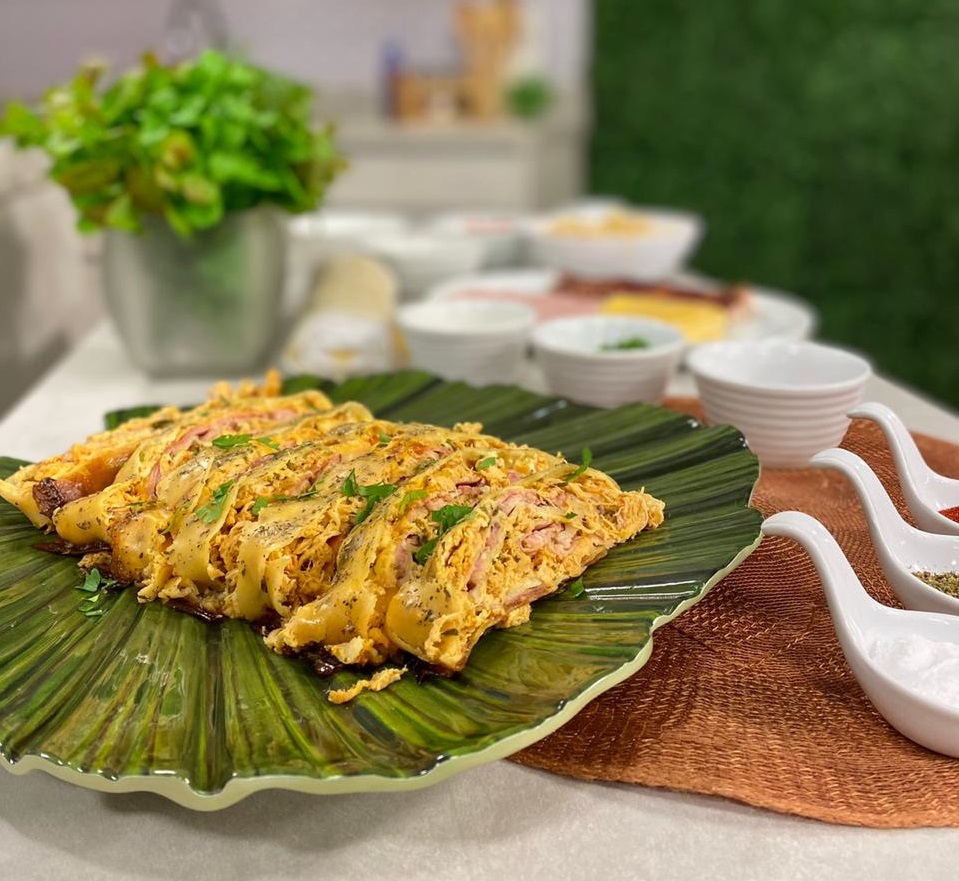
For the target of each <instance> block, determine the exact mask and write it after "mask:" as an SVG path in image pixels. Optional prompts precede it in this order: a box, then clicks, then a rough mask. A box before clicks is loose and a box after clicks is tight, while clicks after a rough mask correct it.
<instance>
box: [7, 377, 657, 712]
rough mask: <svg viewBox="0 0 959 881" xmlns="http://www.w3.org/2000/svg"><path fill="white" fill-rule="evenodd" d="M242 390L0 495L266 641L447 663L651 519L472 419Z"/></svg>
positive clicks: (636, 504) (88, 450) (100, 556)
mask: <svg viewBox="0 0 959 881" xmlns="http://www.w3.org/2000/svg"><path fill="white" fill-rule="evenodd" d="M270 390H271V391H273V390H275V389H270ZM240 391H242V394H240V393H238V392H231V391H230V390H229V389H225V388H223V387H218V388H217V389H216V391H215V394H214V395H213V396H212V397H211V399H210V400H209V401H207V402H206V404H204V405H201V406H200V407H197V408H193V409H192V410H189V411H186V412H181V411H178V410H175V409H174V408H167V409H165V410H163V411H160V413H158V414H155V415H154V416H153V417H150V418H148V419H145V420H136V421H135V422H134V423H128V424H127V425H126V426H123V427H121V428H119V429H117V430H115V431H113V432H106V433H102V434H100V435H96V436H94V437H92V438H89V439H88V440H87V441H85V442H83V443H81V444H77V445H75V446H74V447H72V448H71V450H70V451H68V452H67V453H66V454H64V455H63V456H59V457H53V458H52V459H49V460H46V461H45V462H41V463H38V464H37V465H31V466H27V467H26V468H24V469H22V470H21V471H20V472H17V474H15V475H14V476H13V477H12V478H11V479H10V480H9V481H6V482H4V483H3V484H2V485H0V494H2V495H3V497H4V498H7V499H8V501H11V502H13V503H14V504H16V505H18V506H19V507H20V508H21V509H22V510H23V511H24V513H26V514H27V516H29V517H30V518H31V519H32V520H33V521H34V522H35V523H38V525H42V526H48V527H51V528H53V529H55V530H56V531H57V533H58V534H59V535H60V536H61V537H62V538H64V539H66V540H67V541H69V542H72V543H73V544H76V545H80V546H84V545H91V546H96V548H97V551H96V556H95V557H93V556H91V558H90V560H88V563H89V564H91V565H92V564H94V563H95V564H96V565H97V566H98V567H100V568H101V569H105V570H107V571H108V572H109V573H110V574H111V575H112V576H113V577H115V578H117V579H119V580H121V581H124V582H128V583H132V584H135V585H136V586H137V587H138V590H139V593H138V597H139V599H140V600H141V601H144V602H146V601H151V600H160V601H164V602H171V603H175V604H176V605H177V606H178V607H180V608H183V607H185V608H187V609H192V610H194V611H196V612H198V613H203V614H206V615H213V616H225V617H232V618H243V619H248V620H251V621H265V620H271V621H274V622H278V624H277V625H276V626H274V627H273V628H272V630H271V632H270V633H269V635H268V636H267V639H266V641H267V644H268V645H269V646H270V647H271V648H273V649H274V650H276V651H279V652H283V653H297V652H300V651H303V650H305V649H314V648H317V647H322V648H324V649H325V650H326V651H327V652H328V653H329V654H330V655H332V656H333V657H334V658H336V659H338V660H339V661H340V662H342V663H344V664H357V665H377V664H382V663H383V662H385V661H389V660H393V659H396V658H398V657H400V656H401V655H403V654H404V653H408V654H411V655H414V656H416V657H418V658H420V659H422V660H423V661H425V662H426V663H428V664H431V665H433V666H435V667H437V668H441V669H445V670H449V671H456V670H460V669H462V667H463V666H464V665H465V664H466V662H467V659H468V658H469V654H470V652H471V650H472V649H473V647H474V646H475V644H476V642H477V641H478V640H479V639H480V637H481V636H482V635H483V633H485V632H486V631H487V630H489V629H490V628H492V627H513V626H516V625H517V624H521V623H523V622H524V621H526V620H527V619H528V618H529V614H530V606H531V603H532V602H534V601H535V600H536V599H538V598H540V597H543V596H546V595H548V594H550V593H552V592H554V591H555V590H557V589H558V588H559V587H560V586H561V585H562V584H564V583H566V582H567V581H569V580H570V579H573V578H576V577H578V576H579V575H580V574H581V573H582V572H583V571H584V570H585V569H586V567H587V566H589V565H590V564H591V563H593V562H595V561H596V560H598V559H599V558H600V557H602V556H603V555H604V554H606V553H607V551H608V550H609V549H610V548H612V547H613V546H615V545H616V544H618V543H620V542H623V541H626V540H628V539H629V538H631V537H632V536H634V535H635V534H636V533H638V532H639V531H640V530H643V529H647V528H654V527H656V526H658V525H659V524H660V523H662V521H663V503H662V502H661V501H659V500H658V499H655V498H654V497H652V496H651V495H649V494H647V493H645V492H642V491H639V492H624V491H623V490H621V489H620V488H619V487H618V486H617V485H616V483H615V482H614V481H613V480H612V479H611V478H610V477H609V476H607V475H605V474H603V473H602V472H600V471H597V470H595V469H592V468H587V467H583V466H581V467H577V466H575V465H572V464H570V463H569V462H567V461H566V460H565V459H564V458H563V457H562V456H559V455H553V454H550V453H547V452H544V451H541V450H536V449H532V448H529V447H525V446H517V445H514V444H509V443H506V442H505V441H502V440H500V439H499V438H495V437H492V436H490V435H485V434H483V433H482V432H481V426H479V425H475V424H462V425H457V426H454V427H453V428H452V429H448V428H441V427H438V426H432V425H423V424H418V423H395V422H389V421H385V420H380V419H376V418H374V417H373V415H372V414H371V413H370V412H369V411H368V410H367V409H366V408H365V407H363V406H362V405H360V404H356V403H346V404H341V405H339V406H335V407H334V406H332V405H331V404H330V402H329V400H328V399H327V398H325V396H323V395H320V394H319V393H316V392H304V393H301V394H299V395H291V396H280V395H276V394H265V393H264V390H263V389H258V390H254V389H251V388H250V387H244V388H243V389H241V390H240ZM47 479H49V480H51V481H53V482H54V483H55V484H57V485H59V486H70V487H79V490H77V493H78V494H76V495H74V496H72V497H70V493H67V494H66V496H65V497H64V498H62V499H61V500H60V501H59V502H58V503H57V504H56V505H55V506H54V507H53V509H51V510H48V511H42V510H40V506H39V504H38V503H37V500H36V493H35V492H34V491H33V490H34V488H35V487H36V486H37V485H39V483H40V482H41V481H43V480H47ZM104 544H105V545H107V546H108V547H109V549H110V550H109V553H108V554H106V555H105V554H104V553H103V551H102V547H103V545H104ZM392 678H393V677H387V678H384V679H382V680H375V681H374V680H371V683H373V684H370V685H369V687H370V688H375V687H379V686H378V685H377V684H376V683H379V684H383V683H386V682H387V680H388V679H389V680H390V681H392ZM341 697H342V696H341Z"/></svg>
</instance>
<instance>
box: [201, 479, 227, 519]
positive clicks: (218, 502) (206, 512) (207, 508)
mask: <svg viewBox="0 0 959 881" xmlns="http://www.w3.org/2000/svg"><path fill="white" fill-rule="evenodd" d="M231 489H233V481H232V480H228V481H226V483H221V484H220V485H219V486H218V487H217V488H216V489H215V490H213V494H212V495H211V496H210V501H209V502H207V503H206V504H205V505H203V507H201V508H197V509H196V516H197V517H199V518H200V519H201V520H202V521H203V522H204V523H215V522H216V521H217V520H218V519H219V518H220V515H221V514H222V513H223V506H224V505H225V504H226V497H227V496H228V495H229V494H230V490H231Z"/></svg>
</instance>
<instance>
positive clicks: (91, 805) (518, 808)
mask: <svg viewBox="0 0 959 881" xmlns="http://www.w3.org/2000/svg"><path fill="white" fill-rule="evenodd" d="M208 384H209V383H208V382H206V381H182V382H181V381H175V382H162V383H158V382H152V381H149V380H148V379H146V378H145V377H143V376H141V375H139V374H138V373H136V372H135V371H134V370H133V369H132V368H131V367H130V366H129V365H128V363H127V361H126V359H125V357H124V356H123V355H122V353H121V352H120V350H119V347H118V344H117V341H116V339H115V337H114V335H113V333H112V331H111V330H110V329H109V328H108V327H106V326H102V327H100V328H98V329H97V330H96V331H95V332H94V333H93V335H91V336H90V337H89V338H88V339H87V340H85V341H84V343H83V344H82V345H81V346H80V347H79V348H78V349H77V350H76V351H75V352H74V353H73V354H71V355H70V356H69V357H68V358H67V359H65V360H64V361H63V362H62V363H61V364H60V365H58V366H57V367H56V368H55V369H54V370H53V371H52V372H51V373H50V374H49V375H48V376H47V377H45V378H44V379H43V380H42V381H41V382H40V383H39V385H38V386H37V387H36V388H35V389H33V390H32V391H31V392H30V394H28V396H27V397H26V398H25V399H24V400H23V401H21V402H20V403H19V405H17V406H16V407H15V408H14V409H13V410H12V411H11V412H10V413H9V414H8V416H7V417H6V419H4V421H3V422H2V423H0V450H2V451H3V453H4V454H6V455H14V456H21V457H24V458H28V459H35V458H37V457H40V456H44V455H48V454H52V453H55V452H58V451H60V450H62V449H64V448H65V447H66V446H68V445H69V444H70V443H71V442H73V441H74V440H76V439H77V438H78V437H81V436H83V435H85V434H88V433H90V432H93V431H96V430H99V428H100V427H101V424H102V423H101V418H102V414H103V412H104V411H106V410H108V409H112V408H115V407H121V406H130V405H136V404H142V403H145V402H157V403H160V402H172V403H188V402H192V401H197V400H199V399H200V396H201V395H202V394H203V392H204V390H205V389H206V387H207V385H208ZM671 391H672V392H674V393H678V394H683V393H690V392H691V391H692V387H691V385H690V382H689V379H688V377H682V376H681V377H680V378H678V380H677V381H676V383H675V384H674V386H673V387H672V388H671ZM866 396H867V399H871V400H879V401H882V402H884V403H886V404H888V405H889V406H891V407H892V408H893V409H895V410H896V411H897V412H898V413H899V414H900V415H901V416H902V417H903V419H904V420H905V421H906V423H907V425H909V426H910V427H911V428H913V429H915V430H920V431H924V432H926V433H929V434H933V435H936V436H939V437H943V438H946V439H949V440H952V441H955V442H959V417H957V416H956V415H955V414H953V413H951V412H948V411H947V410H945V409H944V408H942V407H939V406H937V405H936V404H935V403H933V402H930V401H927V400H924V399H922V398H921V397H919V396H918V395H916V394H914V393H912V392H910V391H908V390H906V389H904V388H902V387H901V386H899V385H897V384H895V383H892V382H890V381H888V380H886V379H883V378H880V377H876V378H874V379H873V380H872V381H871V382H870V385H869V387H868V389H867V393H866ZM957 867H959V832H957V831H956V830H937V829H917V830H892V831H882V830H870V829H857V828H848V827H839V826H831V825H828V824H825V823H819V822H815V821H809V820H803V819H800V818H796V817H791V816H781V815H778V814H773V813H770V812H767V811H759V810H754V809H752V808H749V807H745V806H743V805H739V804H736V803H734V802H729V801H725V800H723V799H719V798H708V797H702V796H690V795H683V794H678V793H672V792H664V791H657V790H652V789H646V788H644V787H638V786H626V785H610V784H599V783H581V782H577V781H574V780H571V779H568V778H564V777H559V776H554V775H551V774H547V773H544V772H538V771H533V770H530V769H527V768H523V767H520V766H518V765H515V764H513V763H512V762H508V761H499V762H495V763H492V764H488V765H485V766H482V767H479V768H476V769H473V770H471V771H467V772H465V773H463V774H460V775H458V776H455V777H453V778H452V779H449V780H447V781H444V782H441V783H439V784H437V785H435V786H431V787H428V788H425V789H422V790H417V791H414V792H406V793H401V794H362V795H338V796H328V797H318V796H307V795H301V794H296V793H286V792H265V793H259V794H256V795H254V796H251V797H250V798H248V799H246V800H244V801H242V802H240V803H239V804H237V805H235V806H234V807H232V808H229V809H227V810H224V811H220V812H216V813H211V814H197V813H193V812H191V811H189V810H186V809H184V808H181V807H178V806H177V805H175V804H173V803H172V802H169V801H167V800H165V799H163V798H161V797H159V796H153V795H147V794H132V795H104V794H100V793H97V792H93V791H90V790H86V789H82V788H80V787H76V786H72V785H70V784H67V783H63V782H61V781H59V780H56V779H54V778H52V777H50V776H48V775H46V774H42V773H37V772H34V773H30V774H27V775H24V776H15V775H12V774H7V773H0V879H11V881H13V879H17V881H27V879H44V881H49V879H60V878H64V879H71V881H82V879H141V878H142V879H165V878H170V879H183V878H198V879H199V878H202V879H208V878H209V879H219V878H224V879H248V878H249V879H253V878H257V879H259V878H278V879H279V878H282V879H291V881H293V879H311V881H312V879H319V878H323V879H327V878H333V879H339V878H351V879H352V878H356V879H372V878H382V879H408V881H413V879H429V881H447V879H478V881H482V879H496V881H500V879H505V878H523V879H549V881H557V879H565V878H584V879H593V878H601V879H638V878H667V879H696V881H702V879H705V878H709V879H730V881H732V879H735V881H742V879H753V878H755V879H816V881H823V879H832V878H835V879H840V878H842V879H845V878H851V877H854V878H869V879H872V881H881V879H904V878H923V879H939V878H942V879H947V878H948V879H953V878H955V877H957V873H959V869H957Z"/></svg>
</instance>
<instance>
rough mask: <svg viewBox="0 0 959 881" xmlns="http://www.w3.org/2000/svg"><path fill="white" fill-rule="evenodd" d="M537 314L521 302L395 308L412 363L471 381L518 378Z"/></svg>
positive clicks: (430, 303)
mask: <svg viewBox="0 0 959 881" xmlns="http://www.w3.org/2000/svg"><path fill="white" fill-rule="evenodd" d="M535 320H536V313H535V312H534V311H533V310H532V309H530V308H529V307H528V306H523V305H521V304H519V303H484V302H481V301H469V302H443V301H439V300H436V301H426V302H422V303H409V304H407V305H405V306H401V307H400V308H399V310H398V312H397V322H398V324H399V326H400V329H401V330H402V332H403V336H404V338H405V340H406V344H407V346H408V348H409V351H410V359H411V361H412V363H413V366H414V367H419V368H420V369H421V370H428V371H430V372H431V373H435V374H436V375H437V376H440V377H442V378H443V379H462V380H465V381H466V382H469V383H471V384H472V385H490V384H493V383H510V382H515V381H516V380H517V379H518V378H519V375H520V372H521V370H522V368H523V364H524V360H525V356H526V345H527V341H528V337H529V332H530V329H531V328H532V327H533V323H534V322H535Z"/></svg>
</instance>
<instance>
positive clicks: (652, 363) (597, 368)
mask: <svg viewBox="0 0 959 881" xmlns="http://www.w3.org/2000/svg"><path fill="white" fill-rule="evenodd" d="M532 345H533V352H534V356H535V358H536V360H537V362H538V363H539V365H540V366H541V367H542V370H543V374H544V375H545V377H546V383H547V385H548V387H549V390H550V392H551V393H553V394H558V395H563V396H564V397H567V398H570V399H571V400H574V401H578V402H580V403H584V404H592V405H593V406H599V407H616V406H619V405H620V404H626V403H632V402H636V401H642V402H646V403H659V402H660V401H661V400H662V398H663V395H664V394H665V392H666V386H667V384H668V383H669V380H670V378H671V377H672V375H673V373H674V372H675V371H676V369H677V368H678V366H679V363H680V360H681V359H682V356H683V353H684V351H685V349H686V341H685V338H684V336H683V334H682V332H681V331H680V330H679V329H678V328H676V327H674V326H673V325H671V324H667V323H666V322H664V321H656V320H653V319H645V318H629V317H625V316H602V315H595V316H578V317H574V318H558V319H556V320H554V321H545V322H543V323H541V324H540V325H538V326H537V327H536V328H535V329H534V331H533V334H532Z"/></svg>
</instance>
